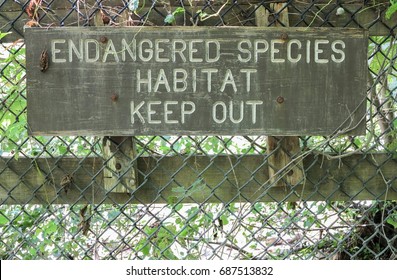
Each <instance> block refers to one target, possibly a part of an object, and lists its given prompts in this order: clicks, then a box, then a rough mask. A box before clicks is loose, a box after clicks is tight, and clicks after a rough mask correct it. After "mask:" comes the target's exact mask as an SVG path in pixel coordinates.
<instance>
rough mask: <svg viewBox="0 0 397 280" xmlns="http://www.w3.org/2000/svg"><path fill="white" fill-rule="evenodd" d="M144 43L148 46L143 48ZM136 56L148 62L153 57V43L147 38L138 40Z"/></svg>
mask: <svg viewBox="0 0 397 280" xmlns="http://www.w3.org/2000/svg"><path fill="white" fill-rule="evenodd" d="M144 45H147V46H148V47H147V48H145V47H144ZM138 49H139V52H138V57H139V59H140V60H142V61H144V62H148V61H150V60H152V58H153V43H152V41H150V40H149V39H144V40H142V41H140V42H139V45H138Z"/></svg>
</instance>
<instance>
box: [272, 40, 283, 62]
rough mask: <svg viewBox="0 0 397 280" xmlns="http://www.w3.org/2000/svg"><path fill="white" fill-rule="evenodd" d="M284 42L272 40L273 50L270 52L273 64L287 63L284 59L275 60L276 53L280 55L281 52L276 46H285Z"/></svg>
mask: <svg viewBox="0 0 397 280" xmlns="http://www.w3.org/2000/svg"><path fill="white" fill-rule="evenodd" d="M283 43H284V41H283V40H281V39H276V40H271V42H270V44H271V50H270V61H271V62H273V63H283V62H285V59H284V58H275V57H274V55H275V54H276V53H279V52H280V50H279V49H277V47H276V44H283Z"/></svg>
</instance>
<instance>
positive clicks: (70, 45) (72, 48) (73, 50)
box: [68, 39, 84, 62]
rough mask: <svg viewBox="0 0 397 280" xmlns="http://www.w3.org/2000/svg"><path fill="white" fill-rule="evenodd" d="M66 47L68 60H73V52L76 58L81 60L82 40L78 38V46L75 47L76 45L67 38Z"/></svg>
mask: <svg viewBox="0 0 397 280" xmlns="http://www.w3.org/2000/svg"><path fill="white" fill-rule="evenodd" d="M68 48H69V50H68V51H69V62H73V53H74V54H75V55H76V57H77V59H78V60H80V61H83V59H84V57H83V56H84V55H83V40H82V39H80V40H79V48H78V49H77V47H76V45H75V44H74V43H73V41H72V40H70V39H69V40H68Z"/></svg>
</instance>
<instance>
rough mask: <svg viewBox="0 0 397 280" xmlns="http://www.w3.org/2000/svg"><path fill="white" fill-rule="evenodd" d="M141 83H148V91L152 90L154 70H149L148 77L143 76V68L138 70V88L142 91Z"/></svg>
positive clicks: (138, 90)
mask: <svg viewBox="0 0 397 280" xmlns="http://www.w3.org/2000/svg"><path fill="white" fill-rule="evenodd" d="M141 84H146V85H147V92H152V70H150V69H149V70H147V78H146V79H144V78H141V70H140V69H137V70H136V90H137V92H141Z"/></svg>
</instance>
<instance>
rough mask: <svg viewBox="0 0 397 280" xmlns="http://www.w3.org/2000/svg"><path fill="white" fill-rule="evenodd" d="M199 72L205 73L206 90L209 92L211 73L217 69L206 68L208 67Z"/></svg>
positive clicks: (216, 71)
mask: <svg viewBox="0 0 397 280" xmlns="http://www.w3.org/2000/svg"><path fill="white" fill-rule="evenodd" d="M201 73H204V74H207V91H208V92H211V90H212V88H211V86H212V74H213V73H218V69H214V68H208V69H202V70H201Z"/></svg>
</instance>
